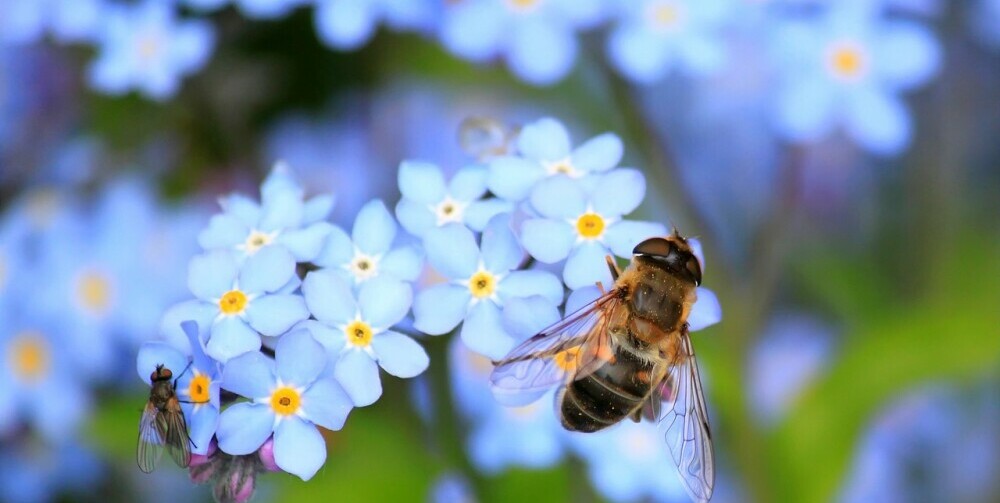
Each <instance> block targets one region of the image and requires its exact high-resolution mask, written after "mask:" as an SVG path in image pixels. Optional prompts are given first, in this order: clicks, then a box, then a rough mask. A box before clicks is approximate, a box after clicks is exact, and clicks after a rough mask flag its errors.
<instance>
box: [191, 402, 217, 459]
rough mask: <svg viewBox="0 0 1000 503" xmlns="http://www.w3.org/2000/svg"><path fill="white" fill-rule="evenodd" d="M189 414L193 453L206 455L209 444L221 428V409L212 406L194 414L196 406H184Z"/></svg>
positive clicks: (202, 408)
mask: <svg viewBox="0 0 1000 503" xmlns="http://www.w3.org/2000/svg"><path fill="white" fill-rule="evenodd" d="M184 408H185V409H186V410H188V411H190V412H188V418H189V421H188V425H187V426H188V436H189V437H191V444H192V445H191V452H192V453H194V454H201V455H205V454H207V453H208V447H209V444H211V443H212V437H213V436H214V435H215V431H216V429H218V427H219V409H218V407H213V406H211V405H206V406H202V407H201V408H200V409H198V412H193V410H194V406H193V405H188V404H184Z"/></svg>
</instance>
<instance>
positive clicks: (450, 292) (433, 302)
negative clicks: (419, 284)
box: [413, 284, 472, 335]
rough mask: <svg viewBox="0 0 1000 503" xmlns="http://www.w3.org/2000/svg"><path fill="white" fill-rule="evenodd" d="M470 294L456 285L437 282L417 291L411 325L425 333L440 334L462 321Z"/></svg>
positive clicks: (466, 289)
mask: <svg viewBox="0 0 1000 503" xmlns="http://www.w3.org/2000/svg"><path fill="white" fill-rule="evenodd" d="M470 299H472V294H471V293H469V289H468V288H466V287H462V286H458V285H448V284H438V285H434V286H431V287H429V288H426V289H424V290H422V291H420V292H419V293H417V298H416V300H415V301H414V302H413V318H414V321H413V326H414V327H416V328H417V330H420V331H421V332H423V333H425V334H430V335H441V334H444V333H448V332H450V331H451V330H452V329H454V328H455V327H457V326H458V324H459V323H461V322H462V318H464V317H465V313H466V312H467V311H468V308H469V307H468V306H469V300H470Z"/></svg>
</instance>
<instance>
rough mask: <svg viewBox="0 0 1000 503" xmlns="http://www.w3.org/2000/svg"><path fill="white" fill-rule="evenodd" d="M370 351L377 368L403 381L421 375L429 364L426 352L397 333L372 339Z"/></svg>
mask: <svg viewBox="0 0 1000 503" xmlns="http://www.w3.org/2000/svg"><path fill="white" fill-rule="evenodd" d="M372 350H373V351H374V352H375V357H376V358H377V359H378V364H379V366H381V367H382V368H383V369H385V371H386V372H388V373H390V374H392V375H394V376H396V377H402V378H404V379H409V378H411V377H416V376H418V375H420V374H422V373H423V372H424V371H425V370H427V365H429V364H430V358H428V357H427V352H426V351H424V348H423V347H422V346H421V345H420V344H417V341H414V340H413V339H411V338H409V337H407V336H405V335H403V334H400V333H397V332H392V331H389V332H385V333H382V334H378V335H376V336H375V337H373V338H372Z"/></svg>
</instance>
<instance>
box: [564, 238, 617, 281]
mask: <svg viewBox="0 0 1000 503" xmlns="http://www.w3.org/2000/svg"><path fill="white" fill-rule="evenodd" d="M607 254H608V249H607V248H605V247H604V246H603V245H601V244H600V243H597V242H589V243H583V244H581V245H580V246H578V247H576V249H574V250H573V252H572V253H570V254H569V259H567V260H566V268H565V269H564V270H563V281H565V282H566V286H568V287H569V288H570V289H571V290H576V289H577V288H581V287H585V286H589V285H593V284H595V283H597V282H598V281H600V282H603V283H604V284H606V285H610V284H611V283H612V281H611V271H609V270H608V264H607V262H605V260H604V257H605V256H606V255H607Z"/></svg>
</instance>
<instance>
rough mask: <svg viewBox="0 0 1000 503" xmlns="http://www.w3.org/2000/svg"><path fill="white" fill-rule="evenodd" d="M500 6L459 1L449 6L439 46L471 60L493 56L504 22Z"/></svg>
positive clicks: (501, 37)
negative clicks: (441, 45)
mask: <svg viewBox="0 0 1000 503" xmlns="http://www.w3.org/2000/svg"><path fill="white" fill-rule="evenodd" d="M504 17H505V16H504V13H503V12H501V7H500V6H499V5H493V4H491V2H462V3H460V4H457V5H454V6H448V7H447V10H446V11H445V15H444V16H443V18H442V23H441V43H442V44H443V45H444V46H445V48H447V49H448V50H449V51H450V52H452V53H454V54H456V55H458V56H460V57H462V58H465V59H469V60H472V61H485V60H487V59H489V58H491V57H493V56H494V55H495V54H496V53H497V50H498V49H499V48H500V45H501V43H502V42H503V40H504V35H505V29H506V27H507V23H506V22H504V21H505V19H504Z"/></svg>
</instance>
